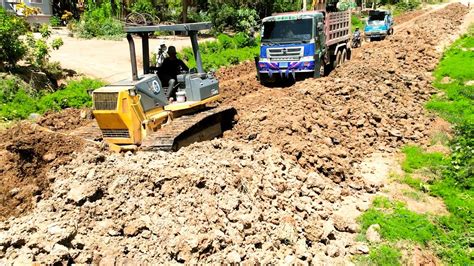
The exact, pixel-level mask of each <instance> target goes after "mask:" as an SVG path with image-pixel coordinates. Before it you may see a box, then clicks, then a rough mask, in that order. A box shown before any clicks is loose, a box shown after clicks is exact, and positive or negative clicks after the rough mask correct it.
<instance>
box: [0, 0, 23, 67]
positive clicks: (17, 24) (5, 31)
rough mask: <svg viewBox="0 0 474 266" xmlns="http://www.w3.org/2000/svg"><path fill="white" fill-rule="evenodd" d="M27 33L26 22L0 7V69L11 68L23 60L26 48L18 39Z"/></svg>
mask: <svg viewBox="0 0 474 266" xmlns="http://www.w3.org/2000/svg"><path fill="white" fill-rule="evenodd" d="M26 32H27V25H26V22H25V21H24V20H23V19H21V18H19V17H16V16H14V15H12V14H10V13H8V12H7V11H6V10H5V9H4V8H3V7H0V68H2V66H9V67H13V66H14V65H15V64H16V62H18V61H19V60H20V59H22V58H23V56H24V55H25V53H26V46H25V44H24V43H23V41H22V40H21V39H20V38H19V37H20V36H22V35H25V34H26Z"/></svg>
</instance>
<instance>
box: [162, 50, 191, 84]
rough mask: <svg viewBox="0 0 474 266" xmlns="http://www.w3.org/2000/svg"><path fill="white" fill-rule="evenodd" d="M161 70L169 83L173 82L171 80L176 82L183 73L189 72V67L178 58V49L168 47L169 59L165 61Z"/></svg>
mask: <svg viewBox="0 0 474 266" xmlns="http://www.w3.org/2000/svg"><path fill="white" fill-rule="evenodd" d="M161 69H162V71H163V73H164V74H165V75H166V77H167V78H168V80H169V81H171V79H174V80H175V81H176V79H177V76H178V75H179V74H180V73H181V72H183V71H186V72H188V71H189V68H188V66H186V64H185V63H184V62H183V61H182V60H180V59H178V58H177V57H176V47H174V46H170V47H168V57H167V58H165V59H164V60H163V64H162V65H161ZM169 81H168V82H169Z"/></svg>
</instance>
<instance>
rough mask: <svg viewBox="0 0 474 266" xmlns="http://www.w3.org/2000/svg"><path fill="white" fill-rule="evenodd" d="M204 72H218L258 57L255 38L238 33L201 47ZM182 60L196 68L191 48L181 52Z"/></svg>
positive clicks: (206, 43)
mask: <svg viewBox="0 0 474 266" xmlns="http://www.w3.org/2000/svg"><path fill="white" fill-rule="evenodd" d="M200 51H201V56H202V60H203V68H204V70H207V71H209V70H212V69H213V70H217V69H218V68H219V67H223V66H229V65H235V64H238V63H240V62H243V61H246V60H250V59H252V60H253V58H254V57H255V56H258V54H259V46H258V42H257V40H256V39H255V38H253V37H251V36H249V35H247V34H245V33H238V34H236V35H235V36H233V37H231V36H228V35H226V34H220V35H219V36H218V37H217V40H216V41H210V42H205V43H203V44H202V45H200ZM181 58H183V60H185V61H186V62H187V64H188V66H189V67H191V68H193V67H196V61H195V59H194V56H193V51H192V49H191V48H185V49H183V51H182V52H181Z"/></svg>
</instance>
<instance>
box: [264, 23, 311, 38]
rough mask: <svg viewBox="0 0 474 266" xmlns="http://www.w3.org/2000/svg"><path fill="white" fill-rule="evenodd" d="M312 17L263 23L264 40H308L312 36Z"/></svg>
mask: <svg viewBox="0 0 474 266" xmlns="http://www.w3.org/2000/svg"><path fill="white" fill-rule="evenodd" d="M312 22H313V20H312V19H298V20H283V21H268V22H265V23H263V36H262V41H263V42H289V41H293V42H294V41H308V40H310V39H311V38H312V35H313V30H312V25H313V23H312Z"/></svg>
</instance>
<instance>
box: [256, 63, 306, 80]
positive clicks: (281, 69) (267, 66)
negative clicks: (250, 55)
mask: <svg viewBox="0 0 474 266" xmlns="http://www.w3.org/2000/svg"><path fill="white" fill-rule="evenodd" d="M265 60H266V59H265V58H260V61H259V62H258V65H257V68H258V69H257V70H258V72H259V73H260V74H266V75H268V76H269V77H270V78H271V77H272V76H274V75H276V76H280V77H286V78H288V77H290V76H293V78H294V77H295V74H296V73H311V72H314V69H315V67H314V66H315V63H314V60H313V61H296V62H275V61H265Z"/></svg>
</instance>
